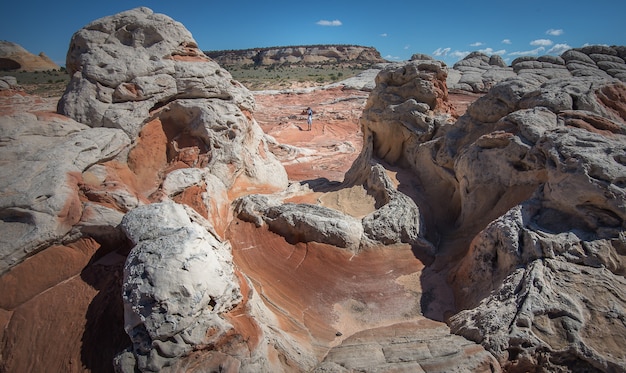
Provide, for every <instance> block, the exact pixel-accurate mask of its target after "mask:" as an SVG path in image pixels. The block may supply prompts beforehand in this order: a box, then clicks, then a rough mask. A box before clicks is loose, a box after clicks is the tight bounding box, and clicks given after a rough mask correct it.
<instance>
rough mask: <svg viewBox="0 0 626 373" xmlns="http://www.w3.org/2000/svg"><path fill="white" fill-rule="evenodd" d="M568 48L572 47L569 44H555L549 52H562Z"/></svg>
mask: <svg viewBox="0 0 626 373" xmlns="http://www.w3.org/2000/svg"><path fill="white" fill-rule="evenodd" d="M568 49H572V47H570V46H569V45H567V44H554V47H552V48H550V49H549V50H548V54H561V53H563V52H565V51H566V50H568Z"/></svg>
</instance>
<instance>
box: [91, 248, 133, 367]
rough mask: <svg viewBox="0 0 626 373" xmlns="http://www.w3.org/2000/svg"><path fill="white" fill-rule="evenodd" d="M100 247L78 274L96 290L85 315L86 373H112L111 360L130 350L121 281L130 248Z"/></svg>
mask: <svg viewBox="0 0 626 373" xmlns="http://www.w3.org/2000/svg"><path fill="white" fill-rule="evenodd" d="M118 245H119V246H118V247H113V248H112V247H110V246H109V247H104V246H103V247H101V248H100V249H99V250H98V252H96V253H95V254H94V256H93V259H92V261H91V262H90V263H89V264H88V265H87V266H86V267H85V268H84V269H83V271H82V272H81V273H80V277H81V279H82V280H83V281H85V283H87V284H89V285H90V286H92V287H93V288H94V289H96V290H98V293H97V294H96V296H95V297H94V298H93V299H92V301H91V303H90V304H89V306H88V308H87V312H86V314H85V319H86V320H85V331H84V333H83V336H82V340H81V341H82V346H81V361H82V364H83V367H84V368H85V370H89V371H91V372H94V373H99V372H102V373H105V372H106V373H109V372H114V371H115V370H114V366H113V358H114V357H115V356H116V355H118V354H119V353H120V352H122V351H124V350H125V349H126V348H128V346H130V345H131V344H132V343H131V340H130V338H129V337H128V335H127V334H126V332H125V331H124V304H123V301H122V281H123V272H124V263H125V260H126V256H127V255H128V252H129V250H130V244H129V243H126V242H119V243H118Z"/></svg>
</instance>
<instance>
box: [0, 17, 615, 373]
mask: <svg viewBox="0 0 626 373" xmlns="http://www.w3.org/2000/svg"><path fill="white" fill-rule="evenodd" d="M621 51H622V49H621V48H618V47H585V48H584V49H580V50H574V51H570V52H566V53H564V54H563V55H562V56H561V57H559V58H561V60H562V62H563V64H564V65H562V64H561V60H559V59H558V58H542V60H541V61H539V62H541V66H539V65H538V64H536V63H535V62H533V61H530V60H523V61H522V60H520V61H517V63H516V66H517V68H518V71H514V73H515V74H516V75H515V76H511V77H508V78H506V79H504V80H503V81H501V82H499V83H497V81H498V79H500V77H493V80H489V82H491V81H493V87H492V88H491V89H490V90H489V91H488V93H486V94H485V95H484V96H482V97H481V98H478V96H481V95H465V96H462V100H463V101H462V102H457V103H453V102H451V97H452V95H450V94H449V93H448V86H447V83H446V81H449V79H450V69H448V68H447V67H446V66H445V65H444V64H443V63H441V62H439V61H435V60H432V59H430V58H426V57H425V56H420V55H416V56H414V58H413V59H412V61H409V62H406V63H401V64H389V65H386V66H384V67H381V68H382V70H381V72H380V74H378V75H377V78H376V86H375V87H374V88H373V89H372V90H371V94H369V93H367V91H365V90H363V88H362V87H361V88H359V90H354V89H349V90H347V91H345V92H343V91H342V88H341V87H326V89H324V90H319V91H316V90H311V91H307V92H283V93H282V96H280V98H278V97H277V98H276V102H275V103H279V102H280V103H281V104H284V105H282V106H281V108H280V110H281V113H280V114H279V115H275V114H276V111H269V110H268V111H265V112H263V113H262V114H260V115H259V122H260V123H261V126H262V128H263V129H267V130H268V132H269V133H271V134H272V137H270V136H267V135H265V134H264V133H263V132H262V131H261V129H260V126H259V125H258V124H257V122H256V120H255V115H256V114H255V112H254V111H253V110H254V109H255V104H254V97H253V96H252V94H251V93H250V92H248V91H247V90H246V89H245V88H244V87H242V86H241V85H239V84H238V83H237V82H234V81H232V78H231V77H230V75H229V74H228V73H226V72H225V71H224V70H222V69H221V68H220V67H219V66H218V65H217V64H215V63H214V62H212V61H211V60H210V59H208V58H207V57H206V56H204V55H203V54H202V53H201V52H200V51H199V50H198V49H197V47H196V45H195V42H194V41H193V39H192V38H191V35H190V34H189V32H188V31H187V30H185V29H184V27H183V26H182V25H180V24H178V23H177V22H175V21H173V20H171V19H170V18H169V17H167V16H163V15H157V14H154V13H152V11H150V10H149V9H146V8H139V9H135V10H131V11H128V12H124V13H121V14H118V15H115V16H111V17H105V18H103V19H100V20H97V21H94V22H93V23H91V24H90V25H88V26H86V27H85V28H84V29H83V30H81V31H79V32H78V33H77V34H75V36H74V38H73V39H72V47H71V49H70V51H69V53H68V68H69V69H70V70H71V72H72V73H73V76H72V83H71V84H70V85H69V86H68V90H67V91H66V93H65V95H64V98H63V99H62V100H61V102H60V103H59V106H58V108H59V110H60V111H61V112H63V113H66V114H68V115H70V116H71V117H72V118H73V119H69V118H68V117H66V116H62V115H58V114H54V113H52V112H51V110H50V101H46V100H37V99H34V98H32V97H31V96H28V95H25V94H23V93H20V92H14V91H12V90H11V89H9V90H7V91H3V93H2V96H1V97H2V102H0V104H1V105H0V109H2V114H3V115H2V116H1V117H0V126H2V136H3V138H2V141H3V143H5V144H6V146H4V147H2V152H3V153H2V154H3V155H2V159H3V162H5V164H4V166H6V169H7V170H10V171H11V174H10V175H12V176H11V181H12V182H5V184H3V185H1V188H0V192H1V194H0V201H2V203H3V205H2V210H1V211H2V215H0V217H2V220H1V223H2V226H0V228H1V229H2V233H3V235H2V237H3V239H4V240H5V241H6V242H5V243H4V244H3V248H4V247H8V248H10V250H8V254H6V255H4V254H3V255H4V256H3V262H2V263H3V265H4V266H5V267H4V269H3V271H4V272H3V274H2V275H1V277H0V294H2V295H3V297H2V299H0V338H1V339H2V345H1V352H0V353H1V356H2V360H1V362H0V370H2V371H28V370H38V371H43V370H56V371H69V372H74V371H85V370H87V371H93V370H107V369H109V368H111V369H113V366H115V369H117V370H118V371H123V372H134V371H136V370H141V371H163V372H168V371H169V372H180V371H242V372H259V371H272V372H274V371H276V372H280V371H283V372H303V371H315V372H327V371H330V372H347V371H368V372H376V371H425V372H441V371H487V372H494V371H501V370H504V371H511V372H516V371H534V370H547V371H576V369H582V370H585V371H607V372H610V371H623V370H626V367H625V366H624V360H625V358H626V357H625V356H624V352H623V349H622V347H621V346H623V345H624V344H625V342H626V340H625V337H624V336H625V335H626V327H625V324H624V319H625V318H626V316H625V315H626V311H625V309H626V305H625V299H626V295H625V294H624V288H625V286H624V285H625V284H624V273H626V269H625V266H624V256H625V255H626V250H625V247H626V235H625V234H624V230H625V223H624V219H625V217H626V216H625V215H626V205H625V202H624V201H625V200H626V198H625V197H626V196H624V187H625V182H624V180H625V176H624V175H626V161H625V160H624V149H626V145H624V144H625V140H624V134H625V129H626V124H625V121H626V104H625V102H626V99H625V97H626V86H625V85H624V83H623V82H622V81H621V80H620V79H619V78H620V75H619V71H617V70H619V64H620V61H619V59H621V58H622V57H621V55H620V53H621ZM137 55H140V56H142V58H141V62H140V63H136V62H135V61H136V56H137ZM112 56H119V57H120V58H119V59H114V58H112ZM474 57H476V58H478V59H479V60H480V61H478V60H477V61H474V62H475V65H476V66H473V65H472V64H474V62H471V61H470V62H471V63H470V62H467V64H468V65H472V66H469V67H472V68H479V69H481V68H482V67H484V66H486V65H488V66H492V67H495V68H498V69H502V70H503V71H504V70H506V67H505V66H503V63H502V61H500V60H498V59H497V58H492V59H489V61H485V60H484V59H483V58H482V57H481V56H478V55H477V56H474ZM485 64H486V65H485ZM544 64H550V65H544ZM559 66H565V68H563V67H559ZM490 68H491V67H490ZM514 70H515V69H514ZM565 70H567V71H568V74H569V75H567V74H565V75H561V73H563V72H565ZM506 71H508V70H506ZM507 74H508V72H507ZM481 79H482V76H481ZM496 83H497V84H496ZM477 84H478V83H477ZM491 84H492V83H488V84H485V83H484V81H483V88H480V87H479V85H477V86H476V87H479V88H480V89H485V86H491ZM472 89H474V88H472ZM339 93H341V94H342V96H339V98H336V97H331V96H332V95H339ZM272 94H274V93H268V92H265V93H262V94H261V93H259V94H258V95H257V97H259V99H260V101H262V104H261V105H260V107H261V108H267V107H268V106H269V105H271V104H272V100H274V97H272V96H271V95H272ZM329 95H331V96H329ZM294 97H296V98H298V99H300V100H301V101H298V100H296V99H294ZM94 98H95V99H94ZM315 98H316V99H317V100H318V101H314V99H315ZM457 98H459V96H457ZM476 98H478V99H477V100H476V101H475V102H474V103H472V104H471V106H469V107H468V108H467V111H465V109H464V108H465V106H467V105H468V104H469V103H470V102H471V101H473V100H474V99H476ZM283 100H284V101H283ZM366 100H367V101H366ZM312 102H313V103H312ZM287 103H288V104H287ZM25 104H28V105H31V109H29V110H19V109H18V108H20V107H23V106H21V105H25ZM307 106H316V107H314V110H316V111H317V112H316V117H315V120H314V127H313V130H312V131H303V130H302V128H303V127H300V126H299V124H301V123H303V121H304V117H303V115H302V110H303V109H304V108H306V107H307ZM135 109H136V110H135ZM362 109H364V112H363V114H362V115H361V110H362ZM457 110H458V111H457ZM272 117H274V118H276V119H274V120H275V122H272V119H271V118H272ZM359 118H360V125H361V128H360V129H359V128H358V127H357V124H359V121H358V119H359ZM288 139H290V140H294V142H293V143H288V142H287V141H286V140H288ZM32 149H36V151H34V150H32ZM274 154H276V155H274ZM331 154H332V155H338V157H337V158H336V159H340V160H342V162H347V161H349V162H350V163H352V165H351V166H349V165H346V164H340V165H338V164H333V163H334V162H333V161H334V160H335V159H331V160H328V159H325V157H327V156H329V155H331ZM279 162H282V164H284V165H285V167H286V170H285V168H283V166H282V165H281V163H279ZM288 178H289V179H290V183H288V181H287V180H288ZM233 202H234V203H233ZM5 233H7V234H6V235H5ZM4 237H13V238H10V239H5V238H4ZM11 245H13V246H11ZM59 299H62V300H64V301H63V302H59ZM451 331H452V333H454V334H452V333H451ZM33 356H36V357H37V358H36V359H33Z"/></svg>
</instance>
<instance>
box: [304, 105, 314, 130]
mask: <svg viewBox="0 0 626 373" xmlns="http://www.w3.org/2000/svg"><path fill="white" fill-rule="evenodd" d="M306 114H307V118H306V124H307V125H308V126H309V131H310V130H311V125H312V124H313V110H311V107H310V106H309V107H308V108H307V109H306Z"/></svg>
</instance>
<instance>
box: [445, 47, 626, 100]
mask: <svg viewBox="0 0 626 373" xmlns="http://www.w3.org/2000/svg"><path fill="white" fill-rule="evenodd" d="M625 58H626V48H625V47H624V46H600V45H590V46H585V47H582V48H575V49H570V50H568V51H566V52H564V53H562V54H561V55H560V56H551V55H546V56H539V57H534V56H522V57H518V58H516V59H515V60H513V61H512V62H511V65H510V66H507V65H506V63H505V62H504V61H503V60H502V58H501V57H500V56H498V55H492V56H487V55H485V54H484V53H481V52H473V53H470V54H469V55H467V56H466V57H465V58H464V59H462V60H461V61H459V62H457V63H455V64H454V66H453V68H452V69H451V70H450V74H449V77H448V87H449V88H450V89H451V90H462V91H467V92H475V93H486V92H488V91H489V90H490V89H491V88H493V87H494V86H495V85H496V84H498V83H499V82H501V81H503V80H506V79H509V78H515V77H517V76H519V77H524V78H527V79H531V80H537V81H539V82H542V83H544V82H546V81H548V80H550V79H559V78H570V77H574V76H578V77H580V76H590V77H597V78H601V79H606V78H615V79H619V80H621V81H622V82H624V81H626V63H625V62H624V59H625Z"/></svg>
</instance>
